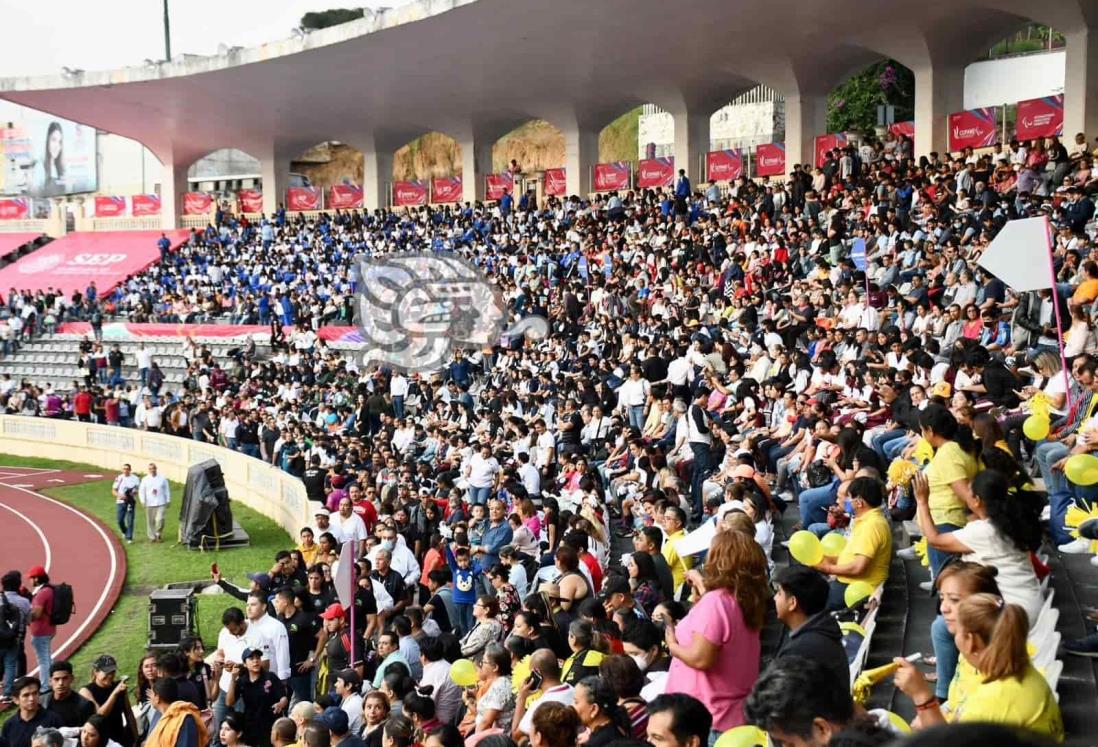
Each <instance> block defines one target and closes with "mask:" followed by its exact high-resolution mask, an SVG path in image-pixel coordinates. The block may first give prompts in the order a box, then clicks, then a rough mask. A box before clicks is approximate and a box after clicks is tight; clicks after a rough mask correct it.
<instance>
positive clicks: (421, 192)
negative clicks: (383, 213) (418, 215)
mask: <svg viewBox="0 0 1098 747" xmlns="http://www.w3.org/2000/svg"><path fill="white" fill-rule="evenodd" d="M393 204H394V205H396V206H397V207H412V206H415V205H426V204H427V182H421V181H410V182H393Z"/></svg>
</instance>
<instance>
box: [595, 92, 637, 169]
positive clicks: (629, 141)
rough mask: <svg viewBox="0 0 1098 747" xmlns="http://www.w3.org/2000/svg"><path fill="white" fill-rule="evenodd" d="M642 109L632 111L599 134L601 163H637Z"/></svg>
mask: <svg viewBox="0 0 1098 747" xmlns="http://www.w3.org/2000/svg"><path fill="white" fill-rule="evenodd" d="M641 109H642V107H639V106H638V107H637V108H636V109H630V110H629V111H627V112H626V113H625V114H622V115H621V116H620V117H618V118H617V119H615V120H614V121H613V122H611V123H610V124H608V125H606V127H604V128H603V130H602V132H600V133H599V161H601V162H603V163H605V162H607V161H635V160H637V148H638V147H639V146H638V145H637V142H638V138H639V132H640V117H641Z"/></svg>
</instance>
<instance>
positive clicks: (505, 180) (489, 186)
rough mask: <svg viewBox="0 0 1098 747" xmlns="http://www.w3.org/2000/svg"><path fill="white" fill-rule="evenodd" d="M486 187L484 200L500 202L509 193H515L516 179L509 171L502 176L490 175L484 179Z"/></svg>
mask: <svg viewBox="0 0 1098 747" xmlns="http://www.w3.org/2000/svg"><path fill="white" fill-rule="evenodd" d="M484 185H485V188H484V198H485V199H486V200H498V199H500V198H501V197H503V195H505V194H507V193H512V194H513V193H514V191H515V177H513V176H512V175H511V174H510V172H507V171H504V172H503V173H501V174H488V175H487V176H485V177H484Z"/></svg>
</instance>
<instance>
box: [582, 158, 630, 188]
mask: <svg viewBox="0 0 1098 747" xmlns="http://www.w3.org/2000/svg"><path fill="white" fill-rule="evenodd" d="M631 174H632V168H631V167H630V165H629V162H628V161H611V162H610V163H596V164H595V178H594V179H593V181H594V184H593V185H592V186H594V188H595V191H596V192H610V191H612V190H616V189H629V177H630V176H631Z"/></svg>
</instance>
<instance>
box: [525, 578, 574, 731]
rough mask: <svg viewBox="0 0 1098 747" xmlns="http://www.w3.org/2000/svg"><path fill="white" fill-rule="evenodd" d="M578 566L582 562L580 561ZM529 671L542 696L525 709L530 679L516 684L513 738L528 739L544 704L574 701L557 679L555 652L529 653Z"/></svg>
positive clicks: (565, 685)
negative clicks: (537, 677)
mask: <svg viewBox="0 0 1098 747" xmlns="http://www.w3.org/2000/svg"><path fill="white" fill-rule="evenodd" d="M580 565H584V564H583V563H580ZM530 671H531V672H537V673H538V674H540V675H541V687H540V689H539V690H538V692H540V693H541V697H539V698H538V699H537V700H535V701H534V702H533V704H532V705H531V706H530V710H526V707H525V706H526V699H527V697H528V696H529V695H530V693H531V690H530V681H529V680H524V681H523V682H522V684H521V685H520V687H519V691H518V698H517V699H516V702H515V713H514V718H512V720H511V725H512V730H511V737H512V739H515V740H522V739H523V738H526V739H529V738H530V736H531V734H533V731H534V713H536V712H537V710H538V708H540V707H541V705H542V704H543V703H562V704H564V705H566V706H570V705H572V703H573V702H574V701H575V697H576V692H575V690H574V689H573V688H572V686H571V685H568V684H564V683H562V682H561V681H560V676H561V669H560V663H559V662H558V661H557V657H556V655H555V654H554V653H553V652H552V651H551V650H550V649H547V648H542V649H538V650H537V651H535V652H534V653H532V654H530Z"/></svg>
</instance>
